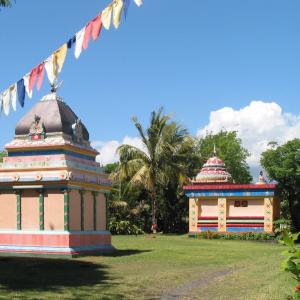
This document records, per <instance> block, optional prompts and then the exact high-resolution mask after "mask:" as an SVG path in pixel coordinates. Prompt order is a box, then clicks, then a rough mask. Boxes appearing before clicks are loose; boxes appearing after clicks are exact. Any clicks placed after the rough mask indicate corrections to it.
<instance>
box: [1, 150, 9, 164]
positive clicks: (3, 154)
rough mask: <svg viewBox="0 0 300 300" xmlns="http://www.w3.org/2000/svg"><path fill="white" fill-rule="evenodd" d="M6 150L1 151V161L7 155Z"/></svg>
mask: <svg viewBox="0 0 300 300" xmlns="http://www.w3.org/2000/svg"><path fill="white" fill-rule="evenodd" d="M6 155H7V154H6V152H5V151H2V152H0V163H1V162H2V161H3V157H4V156H6Z"/></svg>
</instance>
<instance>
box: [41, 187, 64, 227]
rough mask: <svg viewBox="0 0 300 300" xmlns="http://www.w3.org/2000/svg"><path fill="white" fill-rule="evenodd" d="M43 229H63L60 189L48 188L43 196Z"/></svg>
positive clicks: (62, 197) (62, 205)
mask: <svg viewBox="0 0 300 300" xmlns="http://www.w3.org/2000/svg"><path fill="white" fill-rule="evenodd" d="M44 224H45V230H63V229H64V195H63V193H62V192H61V191H60V190H49V191H48V193H45V196H44Z"/></svg>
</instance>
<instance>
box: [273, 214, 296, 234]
mask: <svg viewBox="0 0 300 300" xmlns="http://www.w3.org/2000/svg"><path fill="white" fill-rule="evenodd" d="M273 224H274V233H275V235H276V236H277V237H278V239H282V236H283V233H284V232H285V231H287V232H290V231H292V221H291V220H287V219H284V218H281V219H278V220H276V221H274V222H273Z"/></svg>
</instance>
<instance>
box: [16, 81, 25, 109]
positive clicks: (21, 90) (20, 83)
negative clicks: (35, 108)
mask: <svg viewBox="0 0 300 300" xmlns="http://www.w3.org/2000/svg"><path fill="white" fill-rule="evenodd" d="M17 91H18V100H19V103H20V105H21V107H24V102H25V85H24V79H23V78H22V79H20V80H19V81H18V82H17Z"/></svg>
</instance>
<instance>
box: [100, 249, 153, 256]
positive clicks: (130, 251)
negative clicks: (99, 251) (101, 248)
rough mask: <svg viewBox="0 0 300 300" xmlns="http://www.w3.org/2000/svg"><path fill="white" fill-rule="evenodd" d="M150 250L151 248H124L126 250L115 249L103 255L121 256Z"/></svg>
mask: <svg viewBox="0 0 300 300" xmlns="http://www.w3.org/2000/svg"><path fill="white" fill-rule="evenodd" d="M147 252H152V250H138V249H126V250H116V251H114V252H112V253H109V254H105V256H109V257H122V256H130V255H136V254H141V253H147Z"/></svg>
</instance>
